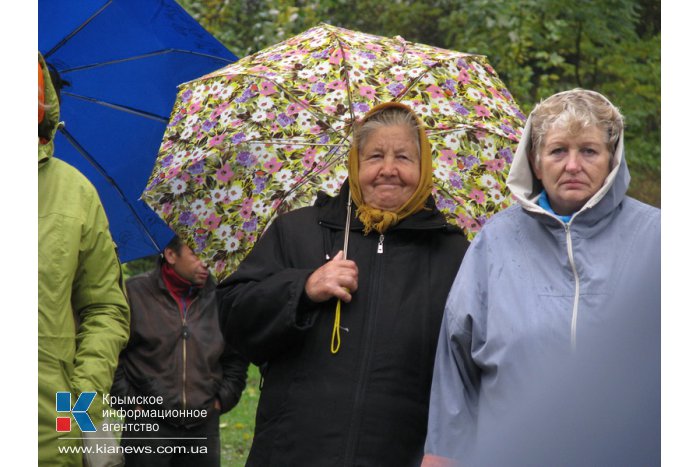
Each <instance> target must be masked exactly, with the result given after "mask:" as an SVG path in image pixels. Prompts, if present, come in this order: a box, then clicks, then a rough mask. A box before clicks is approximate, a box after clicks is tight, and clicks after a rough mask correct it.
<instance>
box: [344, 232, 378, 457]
mask: <svg viewBox="0 0 700 467" xmlns="http://www.w3.org/2000/svg"><path fill="white" fill-rule="evenodd" d="M383 252H384V235H380V236H379V243H378V245H377V257H376V260H377V262H376V264H374V265H373V267H372V270H373V271H376V274H375V275H374V277H373V280H372V283H371V287H370V291H371V293H370V294H369V296H368V303H369V304H370V312H369V313H368V314H367V323H366V325H365V328H366V333H365V335H366V336H367V339H366V341H365V344H366V345H364V346H363V349H362V351H363V353H362V357H361V363H360V377H359V381H358V384H357V389H356V390H355V400H354V403H353V411H352V415H351V417H350V423H349V426H348V433H349V435H348V441H347V445H346V448H345V459H344V461H343V465H345V466H352V465H354V455H355V449H356V446H357V439H358V435H359V427H358V423H359V420H360V418H361V410H360V406H361V401H362V400H363V398H362V395H363V394H364V392H365V386H366V385H367V378H368V372H369V369H368V368H369V360H370V355H371V354H372V347H373V344H374V332H373V331H374V318H375V316H376V314H377V310H376V306H377V305H376V303H377V301H376V299H375V297H376V295H377V290H378V288H379V283H380V282H381V276H382V261H381V258H382V257H381V256H379V255H381V254H382V253H383Z"/></svg>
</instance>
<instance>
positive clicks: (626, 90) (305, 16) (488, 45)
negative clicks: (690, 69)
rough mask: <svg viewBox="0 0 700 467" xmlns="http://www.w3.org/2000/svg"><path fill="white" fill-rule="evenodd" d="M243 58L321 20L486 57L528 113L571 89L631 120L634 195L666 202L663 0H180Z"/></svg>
mask: <svg viewBox="0 0 700 467" xmlns="http://www.w3.org/2000/svg"><path fill="white" fill-rule="evenodd" d="M178 1H179V3H180V4H181V5H182V6H183V7H184V8H185V9H187V10H188V11H189V12H190V14H192V15H193V16H194V17H195V18H196V19H197V20H198V21H199V22H200V23H201V24H202V25H203V26H204V27H205V28H206V29H207V30H209V31H210V32H211V33H212V34H213V35H214V36H216V37H217V38H218V39H219V40H221V41H222V42H223V43H224V44H225V45H226V46H227V47H228V48H229V49H231V50H232V51H233V52H234V53H235V54H236V55H238V56H239V57H244V56H246V55H249V54H251V53H253V52H255V51H257V50H260V49H263V48H265V47H267V46H269V45H272V44H275V43H277V42H280V41H282V40H284V39H286V38H288V37H290V36H293V35H295V34H297V33H299V32H302V31H304V30H306V29H308V28H310V27H313V26H315V25H317V24H318V23H320V22H326V23H329V24H333V25H336V26H341V27H345V28H348V29H354V30H359V31H363V32H367V33H371V34H378V35H383V36H394V35H401V36H402V37H404V38H405V39H406V40H409V41H413V42H421V43H425V44H430V45H434V46H438V47H444V48H448V49H454V50H459V51H463V52H471V53H478V54H483V55H486V56H487V57H488V59H489V62H490V63H491V64H492V65H493V67H494V68H495V69H496V70H497V72H498V73H499V75H500V77H501V78H502V79H503V81H504V82H505V83H506V85H507V86H508V89H509V90H510V91H511V93H512V94H513V95H514V96H515V98H516V100H517V102H518V103H519V104H520V106H521V108H522V110H523V112H525V113H529V111H530V110H532V108H533V107H534V105H535V104H536V103H537V102H539V101H540V100H541V99H543V98H545V97H547V96H549V95H551V94H553V93H555V92H558V91H562V90H565V89H571V88H574V87H583V88H589V89H594V90H597V91H600V92H602V93H603V94H605V95H606V96H608V97H609V98H610V100H611V101H612V102H613V103H615V105H617V106H618V107H620V109H621V111H622V113H623V114H624V115H625V118H626V137H625V139H626V149H627V158H628V163H629V164H630V168H631V170H632V173H633V184H632V188H631V191H632V194H633V196H635V197H637V198H640V199H642V200H644V201H646V202H649V203H652V204H655V205H657V206H658V205H659V204H660V159H661V4H660V0H639V1H637V0H578V1H574V0H391V1H386V2H378V1H376V0H296V1H293V0H237V1H231V0H223V1H222V0H178Z"/></svg>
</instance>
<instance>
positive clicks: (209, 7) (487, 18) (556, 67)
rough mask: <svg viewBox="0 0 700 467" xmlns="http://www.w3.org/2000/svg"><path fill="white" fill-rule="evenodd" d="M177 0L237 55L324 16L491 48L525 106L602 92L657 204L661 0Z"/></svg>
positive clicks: (647, 195) (139, 265) (639, 185)
mask: <svg viewBox="0 0 700 467" xmlns="http://www.w3.org/2000/svg"><path fill="white" fill-rule="evenodd" d="M177 1H178V2H179V3H180V4H181V5H182V6H183V7H184V8H185V9H186V10H187V11H188V12H189V13H190V14H191V15H192V16H194V17H195V18H196V19H197V20H198V21H199V22H200V24H202V26H204V28H205V29H207V30H208V31H209V32H210V33H212V34H213V35H214V36H215V37H216V38H218V39H219V40H220V41H221V42H222V43H223V44H224V45H226V46H227V47H228V48H229V49H230V50H231V51H232V52H234V53H235V54H236V55H238V56H239V57H241V58H242V57H244V56H246V55H250V54H251V53H254V52H256V51H258V50H261V49H263V48H265V47H268V46H270V45H273V44H275V43H277V42H280V41H282V40H284V39H287V38H289V37H291V36H293V35H295V34H298V33H300V32H302V31H304V30H306V29H308V28H310V27H313V26H316V25H317V24H318V23H321V22H325V23H329V24H333V25H336V26H341V27H344V28H348V29H354V30H359V31H364V32H367V33H371V34H377V35H382V36H395V35H400V36H402V37H403V38H404V39H406V40H409V41H413V42H420V43H424V44H429V45H434V46H438V47H443V48H447V49H454V50H459V51H462V52H470V53H478V54H482V55H486V56H487V57H488V59H489V62H490V63H491V65H493V67H494V68H495V69H496V71H497V72H498V73H499V75H500V77H501V78H502V79H503V81H504V82H505V83H506V86H507V87H508V89H509V90H510V92H511V93H512V94H513V96H515V98H516V100H517V102H518V103H519V104H520V107H521V108H522V110H523V112H525V113H526V114H527V113H529V112H530V111H531V110H532V108H533V107H534V106H535V104H537V103H538V102H539V101H540V100H541V99H544V98H546V97H548V96H550V95H551V94H553V93H555V92H559V91H563V90H566V89H571V88H574V87H582V88H587V89H594V90H597V91H599V92H602V93H603V94H605V95H606V96H608V97H609V98H610V100H611V101H612V102H613V103H615V104H616V105H617V106H618V107H619V108H620V110H621V111H622V113H623V115H625V119H626V129H625V143H626V157H627V161H628V163H629V166H630V170H631V172H632V185H631V187H630V194H631V195H632V196H634V197H635V198H638V199H640V200H642V201H645V202H647V203H650V204H653V205H656V206H660V205H661V182H660V180H661V2H660V0H639V1H632V0H577V1H575V0H388V1H377V0H297V1H293V0H233V1H232V0H177ZM153 265H154V259H153V258H151V259H144V260H139V261H137V262H132V263H129V264H126V265H124V270H125V274H126V275H127V276H130V275H133V274H137V273H139V272H142V271H144V270H147V269H150V268H151V267H153ZM259 379H260V376H259V373H258V371H257V369H256V368H254V367H251V370H250V372H249V379H248V387H247V389H246V390H245V391H244V393H243V396H242V398H241V401H240V403H239V405H238V406H237V407H236V408H235V409H234V410H233V411H231V412H229V413H228V414H226V415H224V416H223V417H222V420H221V445H222V465H233V466H239V465H240V466H242V465H244V463H245V459H246V457H247V453H248V449H249V447H250V442H251V440H252V434H253V430H254V423H255V409H256V407H257V402H258V398H259V391H258V385H259Z"/></svg>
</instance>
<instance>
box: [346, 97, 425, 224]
mask: <svg viewBox="0 0 700 467" xmlns="http://www.w3.org/2000/svg"><path fill="white" fill-rule="evenodd" d="M390 108H395V109H401V110H405V111H406V112H408V113H409V114H411V115H412V116H413V118H414V119H415V120H416V122H417V124H418V125H417V126H418V136H419V141H420V179H419V180H418V186H417V187H416V191H414V192H413V194H412V195H411V197H410V198H409V199H408V201H406V202H405V203H404V204H403V206H401V207H400V208H399V209H398V210H397V211H396V212H394V211H384V210H382V209H377V208H373V207H371V206H369V205H367V204H365V202H364V200H363V198H362V188H361V187H360V183H359V171H360V155H359V151H358V147H357V143H358V141H357V138H355V139H354V140H353V143H352V147H351V148H350V155H349V157H348V172H349V175H348V178H349V181H350V194H351V196H352V201H353V202H354V203H355V206H357V217H358V218H359V219H360V221H361V222H362V225H364V230H363V232H364V234H365V235H367V234H368V233H369V232H370V231H372V230H376V231H377V232H379V233H384V232H386V231H387V229H388V228H389V227H391V226H392V225H395V224H397V223H398V222H399V221H401V220H402V219H405V218H406V217H409V216H411V215H413V214H415V213H417V212H418V211H420V210H421V209H423V207H424V206H425V202H426V200H427V199H428V196H430V193H431V192H432V191H433V158H432V151H431V148H430V143H429V142H428V138H427V136H426V134H425V126H424V125H423V122H422V121H421V119H420V118H418V116H417V115H416V114H415V113H414V112H413V110H411V108H410V107H408V106H406V105H404V104H400V103H398V102H385V103H383V104H379V105H377V106H375V107H373V108H372V109H371V110H370V111H369V112H367V114H366V115H365V117H364V119H363V120H362V121H361V122H360V123H359V124H358V125H357V127H356V128H355V132H357V130H358V129H359V128H360V127H361V126H362V125H364V124H365V123H366V122H367V121H368V120H371V119H372V116H373V115H375V114H377V113H378V112H381V111H383V110H385V109H390Z"/></svg>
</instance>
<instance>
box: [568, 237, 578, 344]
mask: <svg viewBox="0 0 700 467" xmlns="http://www.w3.org/2000/svg"><path fill="white" fill-rule="evenodd" d="M564 230H565V231H566V250H567V253H568V254H569V264H570V265H571V270H572V271H573V273H574V284H575V289H574V309H573V312H572V316H571V348H572V349H573V350H576V321H577V320H578V300H579V293H580V289H579V288H580V281H579V277H578V271H577V270H576V263H575V262H574V247H573V243H572V241H571V227H570V225H569V224H564Z"/></svg>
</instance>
